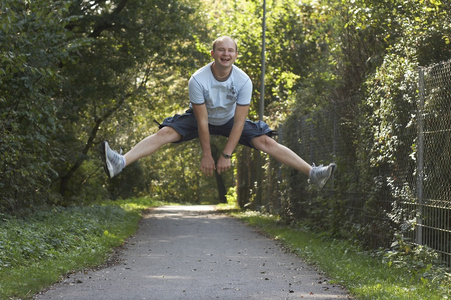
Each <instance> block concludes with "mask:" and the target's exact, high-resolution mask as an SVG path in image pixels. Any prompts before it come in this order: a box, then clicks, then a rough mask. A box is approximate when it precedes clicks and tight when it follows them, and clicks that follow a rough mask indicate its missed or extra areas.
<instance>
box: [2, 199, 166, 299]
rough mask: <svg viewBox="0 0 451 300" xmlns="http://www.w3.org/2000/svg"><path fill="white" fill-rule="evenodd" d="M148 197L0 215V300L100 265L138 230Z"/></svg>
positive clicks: (29, 293) (32, 291)
mask: <svg viewBox="0 0 451 300" xmlns="http://www.w3.org/2000/svg"><path fill="white" fill-rule="evenodd" d="M160 204H161V203H156V202H153V201H152V200H151V199H149V198H138V199H128V200H122V201H114V202H113V201H108V202H103V203H99V204H96V205H92V206H83V207H69V208H61V207H54V208H49V209H46V210H41V211H38V212H36V213H34V214H33V215H30V216H28V217H25V218H13V217H8V216H4V215H0V217H1V218H0V278H1V280H0V299H9V298H12V299H15V298H21V299H24V298H31V297H32V296H33V295H34V294H35V293H37V292H39V291H41V290H42V289H43V288H45V287H47V286H49V285H51V284H53V283H55V282H57V281H58V280H60V279H61V278H62V276H64V274H67V273H70V272H73V271H76V270H82V269H84V268H91V267H94V266H98V265H101V264H103V263H105V262H106V261H107V259H108V258H109V257H110V255H111V253H112V251H113V249H114V247H117V246H120V245H122V244H123V242H124V239H126V238H127V237H129V236H130V235H132V234H133V233H134V232H136V230H137V227H138V221H139V219H140V218H141V212H142V211H143V210H144V209H147V208H149V207H151V206H157V205H160Z"/></svg>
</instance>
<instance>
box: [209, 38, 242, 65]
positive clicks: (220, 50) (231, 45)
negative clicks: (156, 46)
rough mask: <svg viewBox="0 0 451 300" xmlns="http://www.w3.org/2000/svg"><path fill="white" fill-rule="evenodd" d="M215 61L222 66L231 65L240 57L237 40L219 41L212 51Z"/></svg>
mask: <svg viewBox="0 0 451 300" xmlns="http://www.w3.org/2000/svg"><path fill="white" fill-rule="evenodd" d="M211 56H212V57H213V58H214V60H215V63H216V64H218V65H219V66H222V67H231V66H232V65H233V63H234V62H235V60H236V58H237V57H238V53H237V52H236V45H235V42H234V41H233V40H231V39H224V40H222V41H218V42H217V43H216V46H215V50H214V51H211Z"/></svg>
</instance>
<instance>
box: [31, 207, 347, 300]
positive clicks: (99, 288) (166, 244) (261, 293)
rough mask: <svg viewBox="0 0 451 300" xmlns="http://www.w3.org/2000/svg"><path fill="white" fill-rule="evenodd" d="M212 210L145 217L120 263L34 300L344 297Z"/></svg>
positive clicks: (164, 211) (167, 210)
mask: <svg viewBox="0 0 451 300" xmlns="http://www.w3.org/2000/svg"><path fill="white" fill-rule="evenodd" d="M213 210H214V207H213V206H165V207H160V208H156V209H154V210H153V211H152V212H151V213H149V214H148V215H146V216H145V217H144V218H143V220H142V222H141V224H140V228H139V230H138V232H137V233H136V235H135V236H133V237H132V238H130V239H129V240H128V242H127V245H126V247H125V249H124V250H123V251H122V252H121V253H120V257H119V258H120V260H119V263H118V264H116V265H113V266H110V267H107V268H104V269H101V270H97V271H88V272H84V273H76V274H73V275H71V276H70V277H68V278H66V279H65V280H64V281H63V282H61V283H59V284H57V285H55V286H53V287H51V288H50V289H49V290H48V291H47V292H46V293H44V294H42V295H38V296H37V297H36V298H37V299H83V300H86V299H109V300H110V299H121V300H122V299H158V300H160V299H196V300H201V299H259V300H260V299H348V298H349V296H348V295H347V292H346V290H344V289H342V288H341V287H340V286H337V285H332V284H329V283H328V279H327V278H326V277H325V276H323V275H321V274H320V273H318V272H317V271H316V270H315V268H313V267H311V266H309V265H307V264H305V263H304V262H302V261H301V260H300V259H299V258H298V257H296V256H295V255H293V254H291V253H287V252H286V251H284V250H283V249H282V247H281V246H280V245H278V244H277V242H275V241H273V240H271V239H268V238H267V237H264V236H263V235H261V234H259V233H257V232H256V231H255V230H253V229H252V228H251V227H249V226H246V225H244V224H243V223H241V222H240V221H238V220H235V219H233V218H230V217H227V216H225V215H222V214H218V213H216V212H214V211H213Z"/></svg>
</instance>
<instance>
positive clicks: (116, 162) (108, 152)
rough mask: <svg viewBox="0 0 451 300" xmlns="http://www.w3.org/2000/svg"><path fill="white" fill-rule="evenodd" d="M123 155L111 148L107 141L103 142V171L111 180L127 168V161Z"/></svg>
mask: <svg viewBox="0 0 451 300" xmlns="http://www.w3.org/2000/svg"><path fill="white" fill-rule="evenodd" d="M121 154H122V151H121V153H117V152H116V151H114V150H112V149H111V148H110V145H108V142H107V141H103V142H102V161H103V169H104V170H105V173H106V175H107V176H108V177H109V178H113V177H114V176H116V175H117V174H119V173H120V172H121V171H122V169H123V168H124V167H125V160H124V157H123V156H122V155H121Z"/></svg>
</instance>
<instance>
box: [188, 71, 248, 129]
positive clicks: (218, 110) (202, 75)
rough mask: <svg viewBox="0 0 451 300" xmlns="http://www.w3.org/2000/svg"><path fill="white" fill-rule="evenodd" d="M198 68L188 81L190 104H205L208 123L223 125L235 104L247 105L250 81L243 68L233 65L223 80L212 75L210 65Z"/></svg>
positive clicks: (231, 115)
mask: <svg viewBox="0 0 451 300" xmlns="http://www.w3.org/2000/svg"><path fill="white" fill-rule="evenodd" d="M212 64H213V62H211V63H209V64H208V65H206V66H204V67H202V68H200V69H199V70H197V71H196V73H194V74H193V75H192V76H191V78H190V80H189V83H188V88H189V99H190V107H192V105H191V104H204V103H205V104H206V106H207V111H208V123H210V124H212V125H223V124H225V123H227V121H229V120H230V119H231V118H233V116H234V115H235V108H236V105H249V104H250V103H251V95H252V81H251V80H250V78H249V76H247V74H246V73H244V71H243V70H241V69H240V68H238V67H237V66H235V65H233V66H232V67H233V68H232V72H231V74H230V76H229V78H227V80H225V81H218V80H216V78H215V77H214V76H213V72H212V70H211V65H212Z"/></svg>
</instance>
